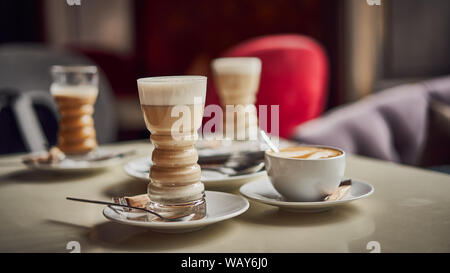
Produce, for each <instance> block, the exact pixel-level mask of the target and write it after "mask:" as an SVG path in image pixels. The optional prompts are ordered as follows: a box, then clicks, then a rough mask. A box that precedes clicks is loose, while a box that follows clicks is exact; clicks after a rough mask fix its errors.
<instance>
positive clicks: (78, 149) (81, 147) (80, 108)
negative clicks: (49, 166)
mask: <svg viewBox="0 0 450 273" xmlns="http://www.w3.org/2000/svg"><path fill="white" fill-rule="evenodd" d="M54 99H55V101H56V103H57V104H58V108H59V112H60V116H61V118H60V121H59V132H58V147H59V148H60V149H61V151H63V152H64V153H66V154H84V153H88V152H90V151H92V150H94V149H95V148H97V146H98V144H97V140H96V132H95V128H94V120H93V118H92V114H93V113H94V106H93V104H94V103H95V100H96V97H95V96H82V97H76V96H67V95H56V96H54Z"/></svg>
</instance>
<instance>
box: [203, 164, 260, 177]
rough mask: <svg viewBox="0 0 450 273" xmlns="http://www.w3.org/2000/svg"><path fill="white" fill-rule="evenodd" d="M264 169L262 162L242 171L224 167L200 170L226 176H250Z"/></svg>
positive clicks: (208, 167)
mask: <svg viewBox="0 0 450 273" xmlns="http://www.w3.org/2000/svg"><path fill="white" fill-rule="evenodd" d="M263 167H264V162H260V163H258V164H256V165H254V166H250V167H246V168H244V169H239V168H238V167H236V168H232V167H224V166H208V165H206V166H202V170H210V171H215V172H219V173H222V174H226V175H228V176H238V175H244V174H251V173H256V172H258V171H260V170H261V169H262V168H263Z"/></svg>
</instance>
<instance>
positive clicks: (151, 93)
mask: <svg viewBox="0 0 450 273" xmlns="http://www.w3.org/2000/svg"><path fill="white" fill-rule="evenodd" d="M138 87H139V100H140V102H141V105H191V104H195V103H198V102H197V101H196V100H195V98H201V99H202V101H201V103H204V98H205V94H206V77H203V76H177V77H152V78H142V79H138Z"/></svg>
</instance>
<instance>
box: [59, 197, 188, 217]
mask: <svg viewBox="0 0 450 273" xmlns="http://www.w3.org/2000/svg"><path fill="white" fill-rule="evenodd" d="M66 199H67V200H71V201H78V202H84V203H92V204H101V205H107V206H110V207H111V206H115V207H124V208H130V209H136V210H142V211H145V212H148V213H151V214H153V215H155V216H157V217H159V218H160V219H161V220H163V221H164V222H183V221H189V220H191V219H192V218H193V217H194V216H195V214H194V213H191V214H189V215H184V216H180V217H174V218H167V217H164V216H162V215H161V214H159V213H156V212H154V211H151V210H148V209H144V208H138V207H133V206H128V205H123V204H116V203H113V202H105V201H98V200H88V199H80V198H74V197H66Z"/></svg>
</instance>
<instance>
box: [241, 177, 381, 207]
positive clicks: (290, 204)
mask: <svg viewBox="0 0 450 273" xmlns="http://www.w3.org/2000/svg"><path fill="white" fill-rule="evenodd" d="M264 180H265V179H260V180H257V181H253V182H249V183H247V184H245V185H243V186H241V187H240V189H239V192H240V193H241V194H242V195H244V196H245V197H247V198H249V199H251V200H254V201H257V202H261V203H265V204H268V205H274V206H283V207H292V208H299V207H324V206H334V205H341V204H344V203H347V202H351V201H355V200H358V199H362V198H365V197H368V196H370V195H372V194H373V192H374V190H375V189H374V187H373V186H372V185H371V184H369V183H367V182H365V181H361V180H359V179H352V183H358V184H361V185H364V186H368V187H369V188H370V190H369V192H367V193H365V194H362V195H358V196H353V197H351V198H348V199H343V200H337V201H328V202H325V201H316V202H288V201H280V200H275V199H269V198H267V197H264V196H261V195H255V194H253V193H248V192H247V191H246V190H245V189H246V188H248V187H250V186H251V185H252V184H253V183H255V184H256V183H263V181H264ZM266 180H269V178H266ZM268 183H270V181H268Z"/></svg>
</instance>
